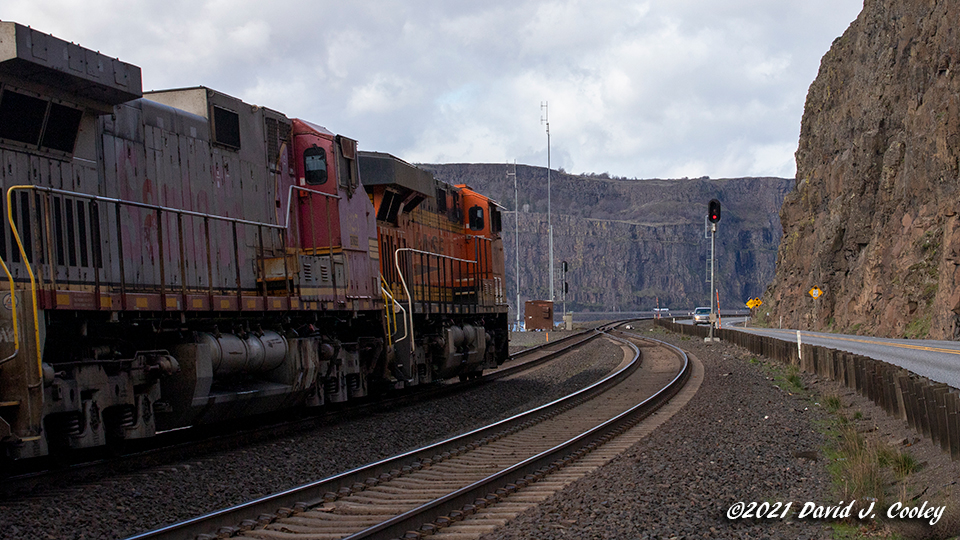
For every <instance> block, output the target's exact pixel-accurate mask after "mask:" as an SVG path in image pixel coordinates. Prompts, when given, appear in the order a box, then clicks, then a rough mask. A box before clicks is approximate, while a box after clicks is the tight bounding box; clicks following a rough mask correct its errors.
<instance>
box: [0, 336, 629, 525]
mask: <svg viewBox="0 0 960 540" xmlns="http://www.w3.org/2000/svg"><path fill="white" fill-rule="evenodd" d="M621 359H622V353H621V350H620V347H619V346H617V345H614V344H612V343H609V342H606V341H597V342H594V343H593V344H591V345H590V346H589V347H588V348H586V349H585V350H583V351H581V352H580V353H577V354H574V355H571V356H569V357H567V358H565V359H563V360H560V361H556V362H552V363H551V364H549V365H548V366H546V367H544V368H542V369H539V370H537V371H536V372H535V373H532V374H530V375H528V376H525V377H522V378H516V379H512V380H501V381H497V382H494V383H491V384H487V385H484V386H482V387H479V388H476V389H473V390H471V391H468V392H465V393H463V394H459V395H456V396H452V397H449V398H444V399H441V400H436V401H432V402H428V403H421V404H419V405H417V406H413V407H407V408H402V409H398V410H393V411H389V412H383V413H380V414H376V415H374V416H371V417H367V418H362V419H353V420H346V421H342V422H340V423H337V424H334V425H329V426H324V427H320V428H317V429H314V430H311V431H310V432H306V433H303V434H301V435H299V436H297V437H287V438H284V439H282V440H277V441H274V442H272V443H266V444H258V445H254V446H251V447H248V448H245V449H242V450H234V451H229V452H222V453H218V454H215V455H208V456H206V457H204V458H202V459H194V460H191V461H189V462H186V463H171V464H169V465H167V466H165V467H159V468H152V469H149V470H145V471H141V472H139V473H136V474H126V475H123V476H119V477H114V478H108V479H102V480H100V481H97V482H92V483H88V484H83V485H74V486H63V485H58V486H50V488H49V489H47V490H43V491H42V492H39V493H35V494H32V495H30V496H29V497H24V498H20V499H17V500H0V539H30V540H38V539H39V540H45V539H58V540H59V539H113V538H124V537H127V536H131V535H133V534H136V533H139V532H143V531H147V530H151V529H154V528H157V527H159V526H161V525H164V524H167V523H172V522H176V521H182V520H184V519H187V518H190V517H193V516H197V515H200V514H203V513H207V512H210V511H213V510H217V509H220V508H225V507H228V506H233V505H236V504H239V503H242V502H245V501H249V500H252V499H254V498H257V497H260V496H264V495H267V494H270V493H274V492H277V491H281V490H285V489H289V488H292V487H295V486H298V485H301V484H304V483H307V482H309V481H313V480H317V479H320V478H325V477H327V476H330V475H333V474H336V473H338V472H341V471H344V470H348V469H351V468H354V467H357V466H360V465H363V464H366V463H370V462H373V461H375V460H379V459H382V458H384V457H388V456H391V455H395V454H397V453H400V452H402V451H405V450H409V449H413V448H417V447H420V446H424V445H426V444H429V443H430V442H434V441H438V440H442V439H445V438H448V437H451V436H453V435H456V434H459V433H463V432H465V431H468V430H470V429H473V428H476V427H479V426H482V425H486V424H488V423H491V422H493V421H495V420H498V419H501V418H506V417H508V416H511V415H513V414H516V413H518V412H521V411H523V410H527V409H529V408H532V407H534V406H537V405H541V404H543V403H547V402H549V401H552V400H553V399H556V398H558V397H561V396H562V395H565V394H567V393H570V392H572V391H574V390H576V389H579V388H582V387H583V386H586V385H587V384H590V383H592V382H594V381H596V380H599V379H600V378H601V377H602V376H604V375H606V374H607V373H609V372H610V370H612V369H613V368H614V367H615V366H616V365H617V364H619V362H620V361H621Z"/></svg>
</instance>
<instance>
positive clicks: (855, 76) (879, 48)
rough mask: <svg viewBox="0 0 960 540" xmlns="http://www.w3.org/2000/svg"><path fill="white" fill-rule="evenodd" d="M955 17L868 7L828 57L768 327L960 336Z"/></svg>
mask: <svg viewBox="0 0 960 540" xmlns="http://www.w3.org/2000/svg"><path fill="white" fill-rule="evenodd" d="M958 20H960V3H958V2H929V1H926V0H866V1H865V2H864V9H863V11H862V12H861V14H860V16H859V17H858V18H857V20H856V21H855V22H854V23H853V24H852V25H851V26H850V28H849V29H848V30H847V31H846V32H845V33H844V34H843V36H842V37H840V38H838V39H837V40H836V41H834V43H833V47H832V48H831V50H830V51H829V52H828V53H827V54H826V56H824V58H823V60H822V62H821V65H820V72H819V74H818V76H817V79H816V80H815V81H814V82H813V84H812V85H811V86H810V89H809V93H808V94H807V101H806V107H805V111H804V115H803V123H802V128H801V134H800V146H799V149H798V151H797V181H796V190H794V191H793V192H792V193H791V194H790V195H788V196H787V198H786V201H785V202H784V205H783V209H782V211H781V216H780V217H781V222H782V223H783V229H784V237H783V241H782V243H781V246H780V250H779V254H778V263H777V270H776V279H775V281H774V283H773V285H772V286H771V288H770V289H769V291H768V292H767V294H766V300H767V301H766V304H765V305H764V307H763V309H762V310H761V311H762V312H763V313H764V314H765V315H766V314H767V313H769V317H770V320H771V322H772V323H774V324H776V323H778V319H779V318H781V317H782V319H783V324H784V326H790V327H796V328H806V329H835V330H842V331H847V332H862V333H869V334H873V335H878V336H889V337H901V336H910V337H929V338H938V339H957V338H958V337H960V217H958V215H957V212H958V206H960V202H958V201H960V199H958V186H960V180H958V174H960V31H958V30H957V28H956V26H957V24H956V23H957V21H958ZM813 286H817V287H819V288H820V289H822V290H823V291H824V293H825V294H824V296H822V297H821V298H820V299H818V300H813V299H812V298H811V297H810V296H808V295H807V291H808V290H810V289H811V287H813Z"/></svg>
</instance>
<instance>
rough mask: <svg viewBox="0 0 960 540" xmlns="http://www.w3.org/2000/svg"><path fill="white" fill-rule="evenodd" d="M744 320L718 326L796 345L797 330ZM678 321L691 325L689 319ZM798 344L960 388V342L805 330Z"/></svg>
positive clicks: (729, 320) (728, 319) (723, 320)
mask: <svg viewBox="0 0 960 540" xmlns="http://www.w3.org/2000/svg"><path fill="white" fill-rule="evenodd" d="M746 320H747V318H746V317H734V316H731V317H723V318H721V323H722V325H723V327H724V328H736V329H737V330H742V331H744V332H750V333H753V334H760V335H767V336H774V337H776V338H779V339H782V340H783V341H789V342H790V343H796V342H797V331H796V330H787V329H783V330H778V329H772V328H743V323H744V321H746ZM677 322H679V323H681V324H693V322H692V321H689V320H680V321H677ZM800 341H801V342H802V343H809V344H811V345H819V346H822V347H829V348H831V349H837V350H841V351H847V352H851V353H854V354H860V355H863V356H869V357H870V358H876V359H877V360H883V361H884V362H888V363H890V364H893V365H895V366H900V367H902V368H904V369H908V370H910V371H912V372H914V373H916V374H918V375H923V376H924V377H927V378H928V379H930V380H933V381H937V382H942V383H946V384H949V385H950V386H952V387H954V388H960V341H935V340H930V339H888V338H876V337H870V336H852V335H846V334H827V333H823V332H807V331H803V332H801V333H800Z"/></svg>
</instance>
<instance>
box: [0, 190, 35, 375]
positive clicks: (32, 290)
mask: <svg viewBox="0 0 960 540" xmlns="http://www.w3.org/2000/svg"><path fill="white" fill-rule="evenodd" d="M37 187H39V186H30V185H20V186H10V187H9V188H8V189H7V220H8V221H9V222H10V232H12V233H13V238H14V239H15V240H16V241H17V247H18V248H19V249H20V256H21V257H23V265H24V266H26V267H27V274H29V275H30V296H31V299H32V300H33V335H34V340H35V341H36V345H37V373H38V374H39V375H40V380H41V381H42V380H43V359H42V357H41V355H40V316H39V314H38V313H37V280H36V276H34V275H33V268H31V266H30V262H29V260H28V259H27V252H26V250H25V249H23V242H22V241H21V240H20V231H19V230H17V224H16V223H14V220H13V205H12V204H11V202H12V199H13V190H15V189H31V188H37ZM4 268H6V265H4ZM15 296H16V294H15V291H14V289H13V276H11V277H10V299H11V300H13V298H14V297H15ZM12 305H13V306H14V307H15V306H16V303H15V302H14V304H12ZM12 316H13V317H12V318H13V327H14V328H16V327H17V311H16V309H14V310H13V312H12Z"/></svg>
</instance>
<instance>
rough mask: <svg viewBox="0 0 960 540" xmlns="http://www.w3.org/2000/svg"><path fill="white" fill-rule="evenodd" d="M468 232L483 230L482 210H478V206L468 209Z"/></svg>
mask: <svg viewBox="0 0 960 540" xmlns="http://www.w3.org/2000/svg"><path fill="white" fill-rule="evenodd" d="M470 230H472V231H482V230H483V208H480V207H479V206H471V207H470Z"/></svg>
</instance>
